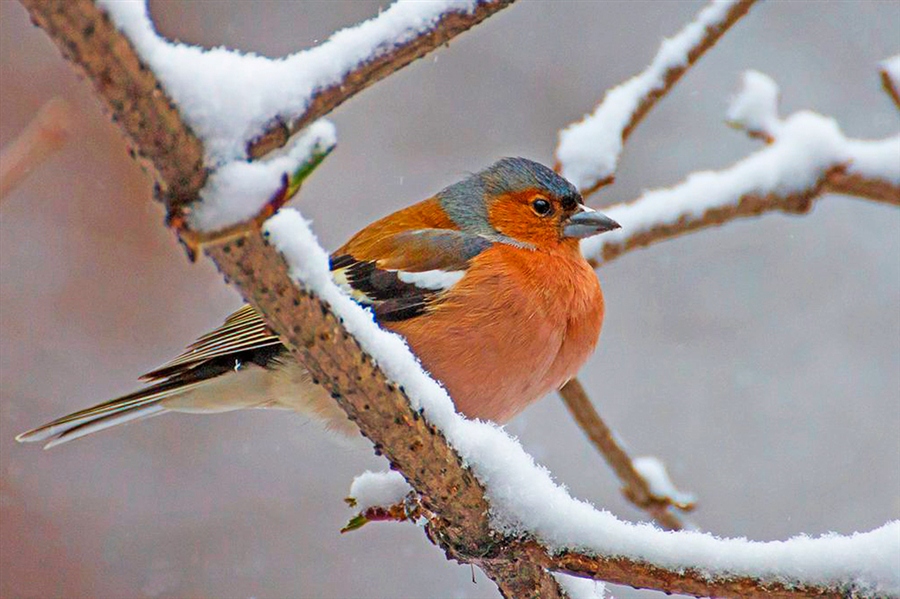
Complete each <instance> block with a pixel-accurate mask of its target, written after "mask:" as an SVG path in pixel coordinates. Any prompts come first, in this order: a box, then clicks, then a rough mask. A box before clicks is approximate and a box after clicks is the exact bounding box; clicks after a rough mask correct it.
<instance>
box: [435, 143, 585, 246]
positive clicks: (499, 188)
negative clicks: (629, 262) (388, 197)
mask: <svg viewBox="0 0 900 599" xmlns="http://www.w3.org/2000/svg"><path fill="white" fill-rule="evenodd" d="M529 188H536V189H541V190H545V191H546V192H547V193H548V194H549V195H551V196H554V197H556V198H559V199H566V198H571V199H574V200H576V201H578V202H581V196H580V195H579V193H578V190H577V189H576V188H575V186H574V185H572V184H571V183H569V182H568V181H566V180H565V179H563V178H562V177H560V176H559V175H557V174H556V173H554V172H553V170H552V169H549V168H547V167H546V166H544V165H543V164H539V163H537V162H534V161H533V160H528V159H527V158H501V159H500V160H498V161H497V162H495V163H494V164H492V165H491V166H489V167H487V168H486V169H484V170H482V171H479V172H477V173H475V174H473V175H471V176H469V177H467V178H466V179H463V180H462V181H460V182H459V183H454V184H453V185H451V186H450V187H447V188H446V189H444V190H443V191H441V192H440V193H439V194H438V196H437V197H438V198H439V199H440V202H441V205H442V206H443V208H444V210H446V211H447V214H448V215H449V216H450V218H451V219H453V222H455V223H456V224H457V225H459V227H460V228H461V229H463V230H464V231H469V232H472V233H477V234H481V235H486V236H491V235H493V234H494V233H496V232H495V231H494V229H493V227H491V226H490V224H489V223H488V214H487V204H486V203H485V201H484V197H485V195H488V196H497V195H502V194H505V193H509V192H514V191H519V190H522V189H529Z"/></svg>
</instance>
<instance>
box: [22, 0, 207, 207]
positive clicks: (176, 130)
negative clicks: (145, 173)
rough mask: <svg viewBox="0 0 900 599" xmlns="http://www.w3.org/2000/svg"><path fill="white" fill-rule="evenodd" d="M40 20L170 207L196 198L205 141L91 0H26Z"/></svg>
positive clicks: (201, 181)
mask: <svg viewBox="0 0 900 599" xmlns="http://www.w3.org/2000/svg"><path fill="white" fill-rule="evenodd" d="M22 4H23V5H24V6H25V8H26V9H28V13H29V14H30V15H31V20H32V21H33V22H34V23H35V25H37V26H39V27H41V28H42V29H44V30H45V31H46V32H47V34H48V35H49V36H50V37H51V38H52V39H53V41H54V42H56V45H57V46H58V47H59V49H60V50H61V51H62V53H63V56H65V57H66V58H68V59H69V61H70V62H71V63H72V64H73V65H75V66H76V67H77V68H78V70H80V71H81V72H82V73H83V74H84V76H85V77H86V78H87V79H88V80H89V81H90V82H91V83H92V84H93V86H94V89H95V90H96V91H97V96H98V97H99V98H100V99H101V100H102V101H103V103H104V104H105V106H106V108H107V109H108V110H109V112H110V116H111V117H112V120H113V121H114V122H116V123H118V125H119V126H120V127H121V128H122V131H123V132H124V133H125V136H126V138H127V139H128V140H129V142H130V143H129V146H130V151H131V152H132V155H133V156H135V157H136V158H140V159H142V160H141V164H142V165H144V166H145V167H146V166H150V167H152V169H153V170H154V171H155V172H156V174H157V176H156V177H155V179H156V181H157V184H158V185H159V187H160V189H159V192H160V193H159V194H158V195H160V196H161V197H163V198H166V201H167V204H168V205H169V206H170V207H173V206H180V205H182V204H186V203H189V202H191V201H193V200H194V199H196V197H197V192H198V191H199V190H200V188H201V187H203V184H204V183H205V182H206V176H207V171H206V167H205V166H204V164H203V144H202V143H201V142H200V140H199V139H197V137H196V136H195V135H194V134H193V133H192V132H191V130H190V128H189V127H188V126H187V125H185V124H184V121H182V120H181V115H180V114H179V113H178V109H177V108H175V105H174V104H173V103H172V101H171V100H170V99H169V97H168V96H167V95H166V94H165V92H164V91H163V89H162V87H161V86H160V84H159V81H158V80H157V78H156V76H155V75H154V74H153V72H152V71H150V70H149V69H148V68H147V67H146V66H145V65H144V64H143V63H142V62H141V60H140V58H139V57H138V55H137V53H136V52H135V51H134V48H133V47H132V46H131V43H130V42H129V41H128V40H127V39H126V38H125V37H124V36H123V35H122V34H121V33H120V32H119V30H118V29H116V26H115V25H113V24H112V22H111V21H110V19H109V17H108V16H107V15H106V13H105V12H103V11H102V10H100V9H99V8H97V6H96V5H95V4H94V3H93V2H92V0H22Z"/></svg>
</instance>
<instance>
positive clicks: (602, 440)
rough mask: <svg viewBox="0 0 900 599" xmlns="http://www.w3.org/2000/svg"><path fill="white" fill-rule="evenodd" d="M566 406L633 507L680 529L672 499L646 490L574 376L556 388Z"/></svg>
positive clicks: (638, 475) (645, 482)
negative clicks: (558, 388)
mask: <svg viewBox="0 0 900 599" xmlns="http://www.w3.org/2000/svg"><path fill="white" fill-rule="evenodd" d="M559 395H560V396H561V397H562V399H563V402H564V403H565V404H566V407H567V408H569V412H570V413H571V414H572V417H573V418H575V421H576V422H577V423H578V426H580V427H581V430H583V431H584V433H585V434H586V435H587V436H588V438H589V439H590V440H591V442H592V443H593V444H594V446H595V447H596V448H597V449H598V450H599V451H600V453H601V454H602V455H603V457H604V458H605V459H606V462H607V463H608V464H609V466H610V467H611V468H612V469H613V471H614V472H615V473H616V476H618V477H619V480H620V481H621V482H622V493H623V494H624V495H625V497H626V498H627V499H628V500H629V501H630V502H631V503H633V504H634V505H635V506H637V507H638V508H639V509H642V510H645V511H646V512H647V513H648V514H650V515H651V516H652V517H653V519H654V520H656V521H657V522H659V524H660V525H661V526H663V528H666V529H668V530H681V529H682V528H683V525H682V523H681V520H680V519H679V518H678V516H677V515H675V514H674V513H672V511H671V510H670V509H669V508H670V507H671V505H672V502H671V500H670V499H669V498H665V497H657V496H655V495H654V494H653V493H652V492H651V491H650V485H649V484H648V483H647V481H646V480H645V479H644V477H643V476H641V474H640V473H639V472H638V471H637V470H636V469H635V467H634V463H633V462H632V461H631V457H630V456H629V455H628V454H627V453H626V452H625V450H624V449H623V448H622V446H621V445H619V443H618V442H617V441H616V439H615V437H614V436H613V433H612V430H610V428H609V427H608V426H607V425H606V423H605V422H604V421H603V419H602V418H600V414H598V413H597V410H596V409H594V405H593V404H592V403H591V400H590V398H589V397H588V395H587V392H586V391H585V390H584V387H583V386H582V385H581V383H580V382H579V381H578V379H577V378H573V379H571V380H570V381H569V382H568V383H566V384H565V386H564V387H563V388H562V389H560V390H559Z"/></svg>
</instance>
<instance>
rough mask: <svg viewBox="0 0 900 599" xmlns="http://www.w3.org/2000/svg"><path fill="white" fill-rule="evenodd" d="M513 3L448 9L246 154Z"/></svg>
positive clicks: (259, 151)
mask: <svg viewBox="0 0 900 599" xmlns="http://www.w3.org/2000/svg"><path fill="white" fill-rule="evenodd" d="M513 2H515V0H490V1H484V0H482V1H480V2H479V3H478V4H477V5H476V6H475V9H474V10H473V11H472V12H469V13H467V12H447V13H445V14H444V15H443V16H442V17H441V18H440V20H439V21H438V22H437V24H436V25H435V26H434V28H433V29H430V30H429V31H427V32H425V33H423V34H422V35H419V36H417V37H415V38H413V39H412V40H410V41H408V42H405V43H402V44H397V45H395V46H394V47H393V48H391V50H390V51H389V52H387V53H384V54H382V53H377V52H373V54H372V55H371V56H369V57H368V58H365V59H363V60H362V61H360V63H359V65H358V66H357V67H356V68H355V69H353V70H352V71H350V72H349V73H347V75H346V77H345V78H344V79H343V81H341V82H339V83H336V84H334V85H330V86H328V87H326V88H324V89H321V90H319V91H317V92H316V93H315V94H314V95H313V97H312V99H311V101H310V103H309V106H308V107H307V108H306V111H305V112H304V113H303V114H302V115H300V116H298V117H296V118H294V119H291V120H290V121H289V122H287V123H285V122H284V121H283V120H275V121H274V122H273V123H272V124H271V125H270V126H269V127H268V129H267V130H266V132H265V133H263V134H262V135H260V136H259V137H257V138H256V139H254V140H253V141H252V142H250V144H249V146H248V147H247V154H248V155H249V156H250V157H251V158H259V157H261V156H264V155H266V154H268V153H269V152H271V151H272V150H274V149H276V148H280V147H281V146H283V145H284V144H285V143H286V142H287V140H288V138H289V137H290V136H291V135H293V134H294V133H296V132H297V131H299V130H301V129H303V128H304V127H306V126H307V125H308V124H310V123H312V122H313V121H315V120H316V119H319V118H321V117H323V116H325V115H326V114H328V113H330V112H331V111H332V110H334V109H335V108H337V107H338V106H340V105H341V104H343V103H344V102H345V101H346V100H348V99H349V98H351V97H353V96H355V95H356V94H358V93H359V92H361V91H362V90H364V89H365V88H367V87H369V86H370V85H372V84H373V83H375V82H377V81H380V80H381V79H384V78H385V77H387V76H388V75H390V74H391V73H393V72H394V71H397V70H399V69H402V68H403V67H405V66H406V65H408V64H409V63H411V62H413V61H414V60H417V59H419V58H422V57H423V56H425V55H426V54H428V53H429V52H431V51H432V50H436V49H437V48H439V47H440V46H443V45H446V44H449V43H450V40H451V39H453V38H454V37H456V36H457V35H459V34H460V33H463V32H464V31H467V30H469V29H470V28H472V27H474V26H475V25H478V24H479V23H481V22H482V21H484V20H485V19H486V18H488V17H490V16H492V15H493V14H494V13H496V12H499V11H501V10H503V9H504V8H506V7H507V6H509V5H510V4H512V3H513Z"/></svg>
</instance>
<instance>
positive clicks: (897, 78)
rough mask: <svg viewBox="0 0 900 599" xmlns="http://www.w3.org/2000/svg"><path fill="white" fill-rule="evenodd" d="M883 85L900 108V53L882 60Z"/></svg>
mask: <svg viewBox="0 0 900 599" xmlns="http://www.w3.org/2000/svg"><path fill="white" fill-rule="evenodd" d="M880 71H881V85H882V86H883V87H884V91H886V92H887V94H888V95H889V96H890V97H891V99H892V100H893V101H894V104H896V105H897V108H900V54H898V55H897V56H892V57H891V58H888V59H886V60H883V61H882V62H881V69H880Z"/></svg>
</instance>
